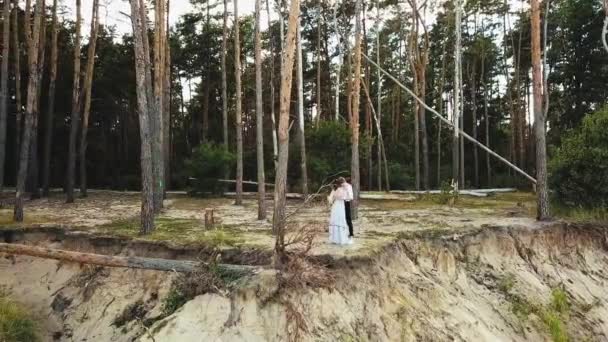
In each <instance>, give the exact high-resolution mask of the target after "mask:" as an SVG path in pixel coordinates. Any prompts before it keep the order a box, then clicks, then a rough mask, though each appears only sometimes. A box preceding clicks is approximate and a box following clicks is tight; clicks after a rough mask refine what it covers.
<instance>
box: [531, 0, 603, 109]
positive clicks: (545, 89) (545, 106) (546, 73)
mask: <svg viewBox="0 0 608 342" xmlns="http://www.w3.org/2000/svg"><path fill="white" fill-rule="evenodd" d="M545 2H546V4H545V16H544V20H543V97H544V99H545V103H544V104H543V110H544V113H545V118H546V117H547V115H548V113H549V66H548V65H547V35H548V33H547V32H548V26H549V10H550V8H551V0H546V1H545ZM604 3H605V4H608V1H604ZM606 10H607V11H608V8H606ZM606 23H608V20H605V24H606ZM605 36H606V35H605V34H604V35H603V37H605Z"/></svg>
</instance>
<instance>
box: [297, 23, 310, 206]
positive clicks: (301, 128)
mask: <svg viewBox="0 0 608 342" xmlns="http://www.w3.org/2000/svg"><path fill="white" fill-rule="evenodd" d="M300 31H301V23H300V19H299V18H298V23H297V42H296V45H297V47H296V49H297V52H296V53H297V56H296V58H297V84H298V87H297V92H298V138H299V139H298V140H299V143H300V170H301V175H300V176H301V177H302V179H301V181H302V193H303V194H304V195H308V172H307V167H306V132H305V129H306V124H305V122H304V72H303V69H304V66H303V65H302V64H303V61H302V59H303V56H302V36H301V34H300V33H301V32H300Z"/></svg>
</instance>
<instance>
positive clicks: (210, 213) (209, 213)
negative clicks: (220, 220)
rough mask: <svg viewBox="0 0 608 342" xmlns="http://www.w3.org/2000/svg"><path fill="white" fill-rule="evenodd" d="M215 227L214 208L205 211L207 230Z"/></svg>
mask: <svg viewBox="0 0 608 342" xmlns="http://www.w3.org/2000/svg"><path fill="white" fill-rule="evenodd" d="M214 225H215V218H214V217H213V208H206V209H205V229H211V228H213V226H214Z"/></svg>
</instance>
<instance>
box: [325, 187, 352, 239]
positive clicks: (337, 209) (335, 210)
mask: <svg viewBox="0 0 608 342" xmlns="http://www.w3.org/2000/svg"><path fill="white" fill-rule="evenodd" d="M346 196H347V194H346V192H345V190H344V189H343V188H338V189H337V190H334V191H332V192H331V194H330V195H329V197H328V198H327V199H328V201H329V203H330V205H331V213H330V215H329V242H330V243H335V244H338V245H348V244H351V243H352V242H351V241H350V239H349V238H348V224H347V223H346V212H345V210H344V199H345V198H346Z"/></svg>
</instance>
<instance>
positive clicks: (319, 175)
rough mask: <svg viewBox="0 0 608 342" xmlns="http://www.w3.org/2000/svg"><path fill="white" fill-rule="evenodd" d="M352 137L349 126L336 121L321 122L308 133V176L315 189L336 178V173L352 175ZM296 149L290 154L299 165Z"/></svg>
mask: <svg viewBox="0 0 608 342" xmlns="http://www.w3.org/2000/svg"><path fill="white" fill-rule="evenodd" d="M350 137H351V132H350V130H349V128H348V126H347V125H346V124H344V123H341V122H335V121H321V122H320V123H319V125H318V126H317V127H314V128H309V129H308V130H307V131H306V152H307V156H308V160H307V162H308V165H307V166H308V176H309V183H310V185H311V186H312V187H313V188H314V187H318V186H320V185H321V184H322V183H323V182H324V181H325V180H326V179H327V178H331V177H334V176H335V175H336V173H339V172H341V171H346V172H347V173H350V160H351V149H350ZM295 148H296V149H295V150H292V151H294V152H293V153H290V154H293V155H294V158H296V159H298V163H299V153H298V152H297V151H298V150H297V147H295ZM298 169H299V166H298ZM342 175H344V174H342ZM309 187H310V186H309Z"/></svg>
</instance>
